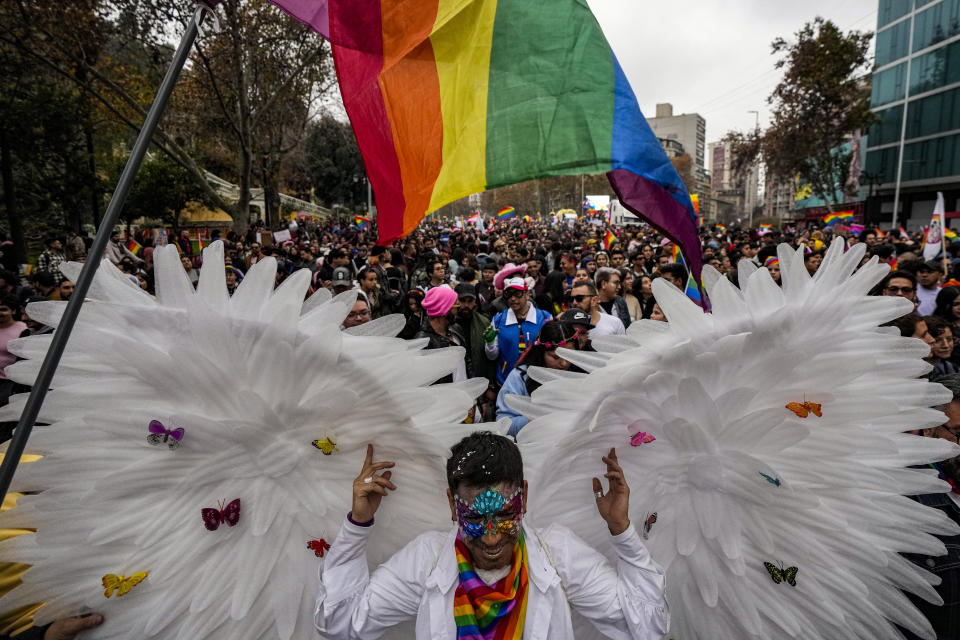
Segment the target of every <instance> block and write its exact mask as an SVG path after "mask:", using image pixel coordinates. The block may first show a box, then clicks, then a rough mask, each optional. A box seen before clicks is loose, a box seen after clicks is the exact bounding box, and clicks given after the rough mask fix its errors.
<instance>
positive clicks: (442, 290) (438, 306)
mask: <svg viewBox="0 0 960 640" xmlns="http://www.w3.org/2000/svg"><path fill="white" fill-rule="evenodd" d="M458 308H459V304H458V302H457V292H456V291H454V290H453V289H451V288H450V287H449V285H441V286H439V287H434V288H433V289H430V290H429V291H427V293H426V295H425V296H424V297H423V311H424V313H426V315H427V319H426V322H424V323H423V325H422V326H421V327H420V331H418V332H417V335H415V336H414V338H415V339H416V338H426V339H427V346H426V347H424V348H425V349H443V348H445V347H463V346H465V345H466V342H467V340H466V338H465V337H464V335H463V334H462V333H461V331H460V326H459V325H457V324H456V322H455V320H456V318H457V310H458ZM466 379H467V362H466V358H464V359H461V360H460V362H459V363H458V364H457V368H456V370H455V371H454V372H453V373H451V374H448V375H446V376H444V377H443V378H440V379H439V380H437V381H436V382H435V383H434V384H440V383H444V382H461V381H463V380H466Z"/></svg>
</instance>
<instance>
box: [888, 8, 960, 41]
mask: <svg viewBox="0 0 960 640" xmlns="http://www.w3.org/2000/svg"><path fill="white" fill-rule="evenodd" d="M904 24H907V23H906V22H904ZM897 26H900V25H897ZM892 28H895V27H892ZM958 33H960V0H943V2H940V3H938V4H935V5H933V6H932V7H930V8H929V9H926V10H925V11H922V12H921V13H918V14H917V15H916V16H915V17H914V27H913V50H914V51H919V50H920V49H926V48H927V47H929V46H932V45H935V44H937V43H938V42H942V41H943V40H946V39H947V38H950V37H953V36H955V35H957V34H958ZM877 51H878V52H879V51H880V36H879V35H878V36H877Z"/></svg>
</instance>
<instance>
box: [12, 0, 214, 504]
mask: <svg viewBox="0 0 960 640" xmlns="http://www.w3.org/2000/svg"><path fill="white" fill-rule="evenodd" d="M215 4H216V3H215V2H203V0H201V1H200V2H198V3H197V6H198V9H197V12H196V13H195V14H194V16H193V17H192V18H191V19H190V21H189V22H188V23H187V29H186V31H184V33H183V36H182V37H181V39H180V45H179V46H178V47H177V51H176V53H175V54H174V56H173V60H172V61H171V63H170V66H169V67H168V68H167V73H166V75H165V76H164V77H163V82H161V83H160V88H159V89H158V90H157V95H156V97H155V98H154V99H153V104H152V105H150V111H148V112H147V117H146V119H145V120H144V121H143V126H142V127H141V128H140V134H139V135H138V136H137V141H136V142H135V143H134V145H133V149H132V150H131V152H130V157H129V158H127V163H126V165H124V167H123V173H121V174H120V180H118V181H117V188H116V190H115V191H114V192H113V197H112V198H110V203H109V204H108V205H107V211H106V213H105V214H104V216H103V220H101V221H100V228H99V229H97V235H96V237H94V239H93V245H92V246H91V247H90V250H89V252H88V253H87V255H88V256H89V259H88V260H87V261H86V262H85V263H84V265H83V269H82V270H81V271H80V277H79V278H78V279H77V282H76V286H75V288H74V292H73V295H72V296H70V300H69V302H67V307H66V309H65V310H64V312H63V318H62V319H61V320H60V324H59V325H58V326H57V329H56V331H55V332H54V333H53V340H52V341H51V343H50V348H49V349H48V350H47V354H46V355H45V356H44V358H43V364H42V365H40V372H39V373H38V374H37V380H36V382H34V384H33V388H32V389H31V390H30V397H29V398H28V399H27V402H26V404H25V405H24V407H23V413H21V414H20V421H19V422H18V423H17V429H16V431H14V434H13V439H12V440H11V442H10V446H9V447H8V448H7V451H6V454H5V455H4V458H3V464H2V465H0V502H2V501H3V498H4V497H5V496H6V495H7V490H8V489H9V488H10V482H11V481H12V480H13V474H14V472H15V471H16V468H17V464H18V463H19V462H20V456H22V455H23V451H24V449H25V448H26V446H27V439H28V438H29V437H30V432H31V431H32V430H33V425H34V423H35V422H36V420H37V415H38V414H39V413H40V407H41V406H42V405H43V401H44V399H45V398H46V397H47V391H48V390H49V389H50V383H51V382H52V381H53V374H54V372H55V371H56V370H57V365H58V364H60V358H61V357H62V356H63V350H64V348H65V347H66V346H67V340H69V339H70V333H71V332H72V331H73V326H74V324H76V322H77V316H78V315H79V314H80V307H81V306H83V300H84V298H85V297H86V295H87V291H89V290H90V284H91V283H92V282H93V276H94V275H95V274H96V272H97V269H98V268H99V266H100V259H101V257H102V256H103V254H104V251H105V250H106V248H107V241H108V240H109V239H110V233H111V232H112V231H113V226H114V225H115V224H116V223H117V219H118V218H119V217H120V210H121V209H122V208H123V205H124V203H125V202H126V200H127V193H128V192H129V191H130V187H131V186H132V185H133V180H134V178H135V177H136V175H137V171H138V170H139V169H140V164H141V163H142V162H143V157H144V155H146V153H147V149H148V148H149V147H150V141H151V139H152V138H153V132H154V131H156V129H157V124H159V122H160V117H161V116H162V115H163V112H164V110H165V109H166V106H167V101H168V100H169V98H170V94H171V93H173V87H174V86H175V85H176V83H177V77H178V76H179V75H180V71H181V70H182V69H183V65H184V64H185V63H186V61H187V57H188V56H189V55H190V48H191V47H193V43H194V42H195V41H196V39H197V32H198V27H199V23H200V20H201V19H202V16H203V15H204V12H203V11H202V9H204V8H211V7H212V6H213V5H215ZM201 5H202V6H201Z"/></svg>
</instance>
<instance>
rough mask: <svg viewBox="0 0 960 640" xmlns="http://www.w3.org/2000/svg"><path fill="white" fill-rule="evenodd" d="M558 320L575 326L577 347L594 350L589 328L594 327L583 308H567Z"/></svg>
mask: <svg viewBox="0 0 960 640" xmlns="http://www.w3.org/2000/svg"><path fill="white" fill-rule="evenodd" d="M557 320H559V321H560V322H563V323H566V324H568V325H570V326H571V327H573V328H575V329H576V330H577V331H578V333H577V349H578V350H580V351H596V349H594V348H593V345H592V344H591V343H590V330H591V329H593V328H594V324H593V320H592V319H591V318H590V314H589V313H587V312H586V311H584V310H583V309H578V308H576V307H574V308H573V309H567V310H566V311H564V312H563V313H562V314H561V315H560V317H559V318H557Z"/></svg>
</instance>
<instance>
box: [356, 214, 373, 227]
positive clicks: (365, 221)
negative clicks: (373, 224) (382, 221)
mask: <svg viewBox="0 0 960 640" xmlns="http://www.w3.org/2000/svg"><path fill="white" fill-rule="evenodd" d="M353 224H354V225H356V227H357V228H358V229H366V228H367V227H369V226H370V218H368V217H366V216H353Z"/></svg>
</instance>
